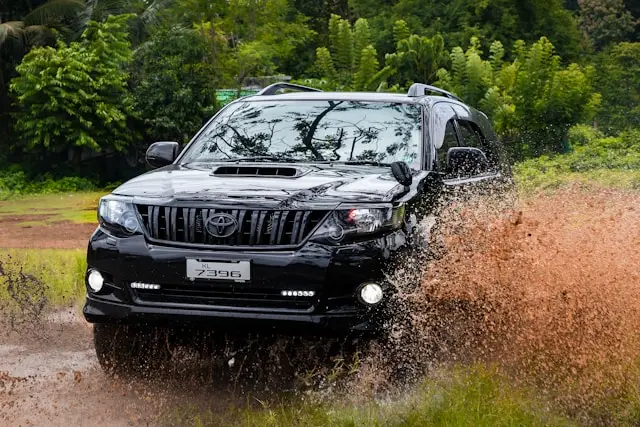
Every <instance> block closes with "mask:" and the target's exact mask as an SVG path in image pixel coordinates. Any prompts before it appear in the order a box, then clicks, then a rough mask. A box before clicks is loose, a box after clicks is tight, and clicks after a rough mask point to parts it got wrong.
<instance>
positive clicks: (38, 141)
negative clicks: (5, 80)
mask: <svg viewBox="0 0 640 427" xmlns="http://www.w3.org/2000/svg"><path fill="white" fill-rule="evenodd" d="M129 18H130V16H129V15H121V16H117V17H116V16H110V17H109V18H108V19H107V20H106V22H103V23H97V22H93V21H92V22H90V23H89V26H88V28H87V30H86V31H85V32H84V33H83V35H82V38H81V40H80V41H79V42H73V43H71V44H69V45H68V46H67V45H66V44H64V43H63V42H59V44H58V46H57V47H56V48H53V47H39V48H36V49H33V50H32V51H31V52H29V53H28V54H27V55H26V56H25V57H24V59H23V60H22V63H21V64H20V65H19V66H18V67H17V68H16V71H17V72H18V74H19V76H18V77H16V78H14V79H13V80H12V81H11V85H10V87H11V91H12V92H13V93H14V95H15V97H16V100H17V102H18V107H19V112H18V113H17V114H16V116H17V117H16V118H17V120H16V123H15V128H16V131H17V132H18V133H19V134H20V135H21V138H22V141H21V142H22V143H23V144H24V148H25V149H26V150H27V151H29V150H34V149H39V150H41V152H46V151H50V152H66V151H67V150H69V149H71V148H72V149H73V152H74V154H75V157H76V160H77V161H79V160H80V153H81V150H82V149H83V148H87V149H90V150H93V151H101V150H106V149H114V150H117V151H123V150H124V149H125V148H126V147H127V145H128V144H129V143H130V142H131V140H132V139H133V135H132V133H131V131H130V130H129V129H128V121H129V120H130V119H131V117H132V116H134V111H133V107H132V100H131V96H130V94H129V92H128V89H127V79H128V77H129V75H128V73H127V71H126V67H127V66H128V64H129V63H130V61H131V57H132V51H131V47H130V43H129V40H128V32H127V20H128V19H129Z"/></svg>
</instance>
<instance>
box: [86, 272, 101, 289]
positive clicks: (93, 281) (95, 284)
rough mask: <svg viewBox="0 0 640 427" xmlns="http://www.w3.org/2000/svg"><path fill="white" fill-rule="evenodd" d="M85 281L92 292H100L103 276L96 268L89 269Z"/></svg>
mask: <svg viewBox="0 0 640 427" xmlns="http://www.w3.org/2000/svg"><path fill="white" fill-rule="evenodd" d="M87 283H88V284H89V287H90V288H91V290H92V291H93V292H100V290H101V289H102V285H104V277H102V274H100V272H99V271H98V270H91V271H90V272H89V276H87Z"/></svg>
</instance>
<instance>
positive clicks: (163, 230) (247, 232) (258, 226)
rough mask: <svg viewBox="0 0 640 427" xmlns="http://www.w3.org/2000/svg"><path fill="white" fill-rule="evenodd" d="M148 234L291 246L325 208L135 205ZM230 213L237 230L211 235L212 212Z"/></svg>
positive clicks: (217, 242) (207, 241) (170, 238)
mask: <svg viewBox="0 0 640 427" xmlns="http://www.w3.org/2000/svg"><path fill="white" fill-rule="evenodd" d="M137 208H138V212H139V213H140V217H141V218H142V221H143V223H144V227H145V229H146V230H147V232H148V233H149V236H150V237H151V238H153V239H155V240H161V241H166V242H181V243H196V244H204V245H209V246H242V247H246V246H254V247H255V246H290V245H298V244H300V243H301V242H302V241H304V240H305V239H306V238H307V237H308V236H309V234H310V233H311V232H312V231H313V229H314V228H315V227H316V226H317V225H318V224H319V223H320V221H322V220H323V219H324V217H325V216H326V215H327V214H328V211H325V210H322V211H320V210H318V211H310V210H265V209H232V208H224V207H206V208H205V207H202V208H199V207H195V208H194V207H174V206H171V207H169V206H153V205H137ZM217 213H220V214H226V215H230V216H232V217H233V218H234V219H235V220H236V222H237V229H236V232H235V233H234V234H233V235H231V236H229V237H226V238H219V237H214V236H211V235H210V234H209V233H208V232H207V231H206V221H207V220H208V219H209V218H210V217H211V216H212V215H214V214H217Z"/></svg>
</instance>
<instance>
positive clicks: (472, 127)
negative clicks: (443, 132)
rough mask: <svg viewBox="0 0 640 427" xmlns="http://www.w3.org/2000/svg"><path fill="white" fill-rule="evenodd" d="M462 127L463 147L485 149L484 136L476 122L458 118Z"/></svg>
mask: <svg viewBox="0 0 640 427" xmlns="http://www.w3.org/2000/svg"><path fill="white" fill-rule="evenodd" d="M458 126H459V127H460V137H461V138H462V142H461V145H462V146H463V147H475V148H479V149H481V150H484V148H485V147H484V146H485V144H484V138H483V136H482V133H481V132H480V129H479V128H478V126H476V124H475V123H472V122H468V121H466V120H458Z"/></svg>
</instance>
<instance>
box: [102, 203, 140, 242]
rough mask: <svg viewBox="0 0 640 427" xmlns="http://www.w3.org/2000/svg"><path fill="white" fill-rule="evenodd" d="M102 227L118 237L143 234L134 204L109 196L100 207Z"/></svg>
mask: <svg viewBox="0 0 640 427" xmlns="http://www.w3.org/2000/svg"><path fill="white" fill-rule="evenodd" d="M98 221H99V223H100V226H101V227H103V228H104V229H106V230H107V231H109V232H111V233H113V234H115V235H117V236H131V235H133V234H139V233H141V232H142V229H141V228H140V221H139V220H138V214H137V213H136V209H135V206H133V203H131V202H129V201H128V200H126V199H120V198H113V196H107V197H103V198H102V199H100V205H99V206H98Z"/></svg>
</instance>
